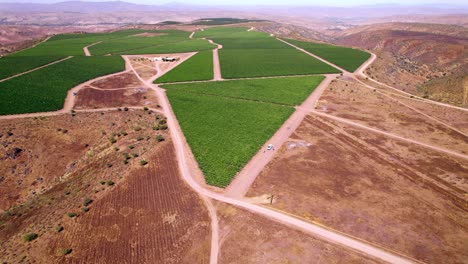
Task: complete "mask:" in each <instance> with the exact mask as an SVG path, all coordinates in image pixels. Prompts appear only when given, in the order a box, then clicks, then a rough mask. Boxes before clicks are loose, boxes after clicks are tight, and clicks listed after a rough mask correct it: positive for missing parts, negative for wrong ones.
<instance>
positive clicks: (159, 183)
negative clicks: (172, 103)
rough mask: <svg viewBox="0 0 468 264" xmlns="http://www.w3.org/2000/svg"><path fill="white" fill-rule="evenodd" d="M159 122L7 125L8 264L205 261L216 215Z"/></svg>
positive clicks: (0, 225)
mask: <svg viewBox="0 0 468 264" xmlns="http://www.w3.org/2000/svg"><path fill="white" fill-rule="evenodd" d="M161 120H164V119H163V117H160V116H158V117H156V115H155V114H154V113H153V114H148V111H143V110H135V111H133V110H129V111H122V112H118V111H113V112H103V113H77V114H76V115H75V116H72V115H61V116H56V117H46V118H26V119H19V120H11V121H10V120H2V121H0V124H1V125H0V127H1V131H0V135H1V138H0V140H1V142H2V149H1V150H0V151H1V152H2V155H1V156H2V157H4V158H3V160H2V162H1V166H0V175H2V177H1V183H2V185H1V193H2V194H3V195H2V197H1V201H0V206H1V209H3V210H6V212H5V213H3V214H2V215H1V216H0V241H1V242H0V245H1V246H0V260H1V261H2V262H3V261H5V262H8V263H19V262H21V261H23V262H24V261H27V262H42V263H43V262H49V263H50V262H55V263H63V261H71V262H115V261H121V260H122V259H126V260H128V261H134V262H145V261H157V262H164V263H181V262H185V263H193V261H195V262H207V261H208V260H207V259H208V258H209V246H210V242H209V241H210V238H211V236H210V229H209V218H208V214H207V211H206V209H205V207H204V205H203V203H202V202H201V201H200V200H199V199H198V197H197V196H196V195H195V194H194V193H193V192H191V191H190V189H189V188H188V187H187V186H186V185H185V184H184V183H183V181H182V180H181V179H180V176H179V174H178V171H177V164H176V159H175V157H174V150H173V147H172V143H171V140H170V138H169V134H168V133H167V132H166V131H165V130H154V129H153V127H155V126H158V124H159V123H163V122H161ZM158 136H160V137H158ZM149 145H151V147H149ZM143 161H147V162H148V164H146V165H144V164H145V162H143ZM75 214H76V216H75ZM32 233H34V234H37V235H38V237H37V238H35V239H34V240H33V241H31V242H27V241H25V240H24V236H25V235H26V234H32ZM31 238H33V237H30V239H31ZM70 250H71V252H70ZM64 255H65V256H64Z"/></svg>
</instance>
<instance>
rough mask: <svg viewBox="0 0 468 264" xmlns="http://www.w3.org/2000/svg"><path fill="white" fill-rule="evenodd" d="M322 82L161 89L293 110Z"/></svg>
mask: <svg viewBox="0 0 468 264" xmlns="http://www.w3.org/2000/svg"><path fill="white" fill-rule="evenodd" d="M323 79H324V77H323V76H301V77H288V78H267V79H252V80H232V81H222V82H201V83H187V84H168V85H164V86H163V87H164V88H166V89H168V90H177V91H184V92H190V93H197V94H209V95H217V96H223V97H231V98H238V99H246V100H254V101H261V102H269V103H276V104H283V105H290V106H295V105H300V104H301V103H302V102H303V101H304V100H305V99H306V98H307V97H308V96H309V95H310V94H311V93H312V91H313V90H314V89H315V88H316V87H317V86H318V85H319V84H320V82H322V80H323Z"/></svg>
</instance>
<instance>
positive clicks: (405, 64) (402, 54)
mask: <svg viewBox="0 0 468 264" xmlns="http://www.w3.org/2000/svg"><path fill="white" fill-rule="evenodd" d="M335 43H337V44H341V45H347V46H357V47H359V48H363V49H370V50H372V51H373V52H374V53H376V54H377V56H378V59H377V60H376V61H375V62H374V63H373V65H372V66H371V67H369V69H367V71H366V74H367V75H369V76H371V77H372V78H375V79H377V80H379V81H382V82H384V83H386V84H389V85H392V86H395V87H396V88H398V89H401V90H405V91H407V92H410V93H413V94H417V95H420V96H425V97H427V98H430V99H433V100H437V101H441V102H445V103H451V104H454V105H458V106H466V104H467V101H466V100H464V98H465V99H466V96H465V95H466V93H467V90H468V88H467V87H466V86H464V85H463V78H464V76H466V75H467V72H466V69H467V61H466V60H465V58H466V57H467V56H468V51H467V49H466V45H467V44H468V30H467V29H466V28H465V27H460V26H454V25H436V24H422V23H384V24H375V25H367V26H362V27H356V28H352V29H349V30H346V31H344V32H340V33H339V36H338V38H337V39H335Z"/></svg>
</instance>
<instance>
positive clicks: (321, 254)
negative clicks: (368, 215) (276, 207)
mask: <svg viewBox="0 0 468 264" xmlns="http://www.w3.org/2000/svg"><path fill="white" fill-rule="evenodd" d="M217 212H218V218H219V227H220V245H221V248H220V254H219V263H239V264H240V263H242V264H243V263H322V262H323V263H378V261H375V260H373V259H371V258H369V257H367V256H364V255H361V254H358V253H355V252H354V251H352V250H349V249H346V248H343V247H340V246H336V245H333V244H330V243H328V242H326V241H323V240H320V239H318V238H315V237H313V236H309V235H307V234H304V233H302V232H300V231H297V230H294V229H292V228H290V227H288V226H284V225H281V224H278V223H276V222H272V221H270V220H268V219H266V218H264V217H261V216H258V215H255V214H253V213H250V212H248V211H245V210H242V209H239V208H236V207H234V206H230V205H226V204H222V203H217Z"/></svg>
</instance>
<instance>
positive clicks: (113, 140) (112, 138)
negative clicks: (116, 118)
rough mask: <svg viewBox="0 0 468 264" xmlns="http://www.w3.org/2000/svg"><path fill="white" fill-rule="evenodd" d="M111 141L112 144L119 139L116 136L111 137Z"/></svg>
mask: <svg viewBox="0 0 468 264" xmlns="http://www.w3.org/2000/svg"><path fill="white" fill-rule="evenodd" d="M109 142H110V143H111V144H114V143H115V142H117V139H115V138H114V137H110V138H109Z"/></svg>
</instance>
